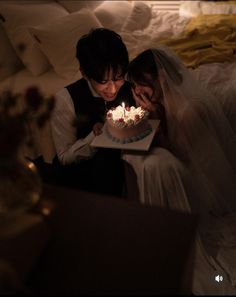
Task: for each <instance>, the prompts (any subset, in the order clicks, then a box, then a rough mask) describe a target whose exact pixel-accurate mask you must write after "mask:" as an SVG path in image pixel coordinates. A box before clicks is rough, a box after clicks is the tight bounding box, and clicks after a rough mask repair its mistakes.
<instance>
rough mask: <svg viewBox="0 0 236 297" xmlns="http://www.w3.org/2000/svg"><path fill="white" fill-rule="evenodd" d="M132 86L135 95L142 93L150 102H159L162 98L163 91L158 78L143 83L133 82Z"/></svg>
mask: <svg viewBox="0 0 236 297" xmlns="http://www.w3.org/2000/svg"><path fill="white" fill-rule="evenodd" d="M132 88H133V90H134V92H135V94H136V95H137V96H141V97H142V95H144V96H145V97H146V98H147V99H148V100H149V101H151V102H152V103H157V102H161V101H162V99H163V91H162V88H161V85H160V82H159V81H158V80H155V81H154V82H152V81H150V82H148V83H145V85H144V84H140V83H135V82H133V83H132Z"/></svg>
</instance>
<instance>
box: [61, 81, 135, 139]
mask: <svg viewBox="0 0 236 297" xmlns="http://www.w3.org/2000/svg"><path fill="white" fill-rule="evenodd" d="M66 89H67V90H68V92H69V94H70V96H71V98H72V100H73V103H74V108H75V113H76V115H77V123H76V126H77V138H78V139H79V138H84V137H86V136H87V135H88V134H89V133H90V132H91V131H92V129H93V126H94V125H95V124H96V123H97V122H101V123H103V122H104V120H105V115H106V112H107V111H108V110H109V109H110V108H112V107H114V106H117V105H120V104H121V103H122V102H125V103H126V104H128V105H129V106H132V105H135V101H134V99H133V96H132V92H131V88H130V84H129V83H128V82H125V83H124V85H123V86H122V87H121V88H120V90H119V92H118V94H117V97H116V99H115V100H114V101H111V102H105V101H104V99H102V98H101V97H94V96H93V95H92V93H91V91H90V89H89V86H88V83H87V81H86V80H85V79H84V78H81V79H80V80H78V81H76V82H74V83H72V84H70V85H69V86H67V87H66Z"/></svg>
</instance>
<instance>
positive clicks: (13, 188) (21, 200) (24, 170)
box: [0, 156, 42, 218]
mask: <svg viewBox="0 0 236 297" xmlns="http://www.w3.org/2000/svg"><path fill="white" fill-rule="evenodd" d="M41 192H42V182H41V178H40V176H39V173H38V171H37V168H36V166H35V165H34V163H32V162H30V161H28V160H26V159H24V158H20V157H18V156H11V157H10V158H4V159H3V158H2V157H0V218H7V217H12V216H13V217H15V216H18V215H21V214H23V213H25V212H26V211H28V210H30V209H31V208H32V207H33V206H34V205H35V204H36V203H37V202H38V201H39V199H40V196H41Z"/></svg>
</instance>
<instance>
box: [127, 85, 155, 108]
mask: <svg viewBox="0 0 236 297" xmlns="http://www.w3.org/2000/svg"><path fill="white" fill-rule="evenodd" d="M132 93H133V97H134V100H135V102H136V104H137V106H141V107H142V108H144V109H146V110H148V111H149V112H151V113H153V112H156V108H157V107H156V104H155V103H153V102H151V101H150V100H149V99H148V98H147V97H146V96H145V95H144V94H140V95H137V94H136V93H135V92H134V90H133V89H132Z"/></svg>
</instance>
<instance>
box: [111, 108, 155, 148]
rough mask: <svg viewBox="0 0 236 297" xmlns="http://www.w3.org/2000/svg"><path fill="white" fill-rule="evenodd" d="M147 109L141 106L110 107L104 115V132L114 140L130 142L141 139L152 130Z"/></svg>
mask: <svg viewBox="0 0 236 297" xmlns="http://www.w3.org/2000/svg"><path fill="white" fill-rule="evenodd" d="M148 115H149V113H148V111H146V110H144V109H143V108H142V107H137V108H136V107H134V106H131V107H124V106H123V107H122V106H121V105H119V106H117V107H116V108H112V109H110V110H109V111H108V112H107V115H106V134H107V136H108V137H109V138H110V139H111V140H112V141H114V142H118V143H130V142H134V141H138V140H140V139H143V138H144V137H146V136H147V135H149V134H150V133H151V132H152V128H151V126H150V124H149V122H148Z"/></svg>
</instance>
